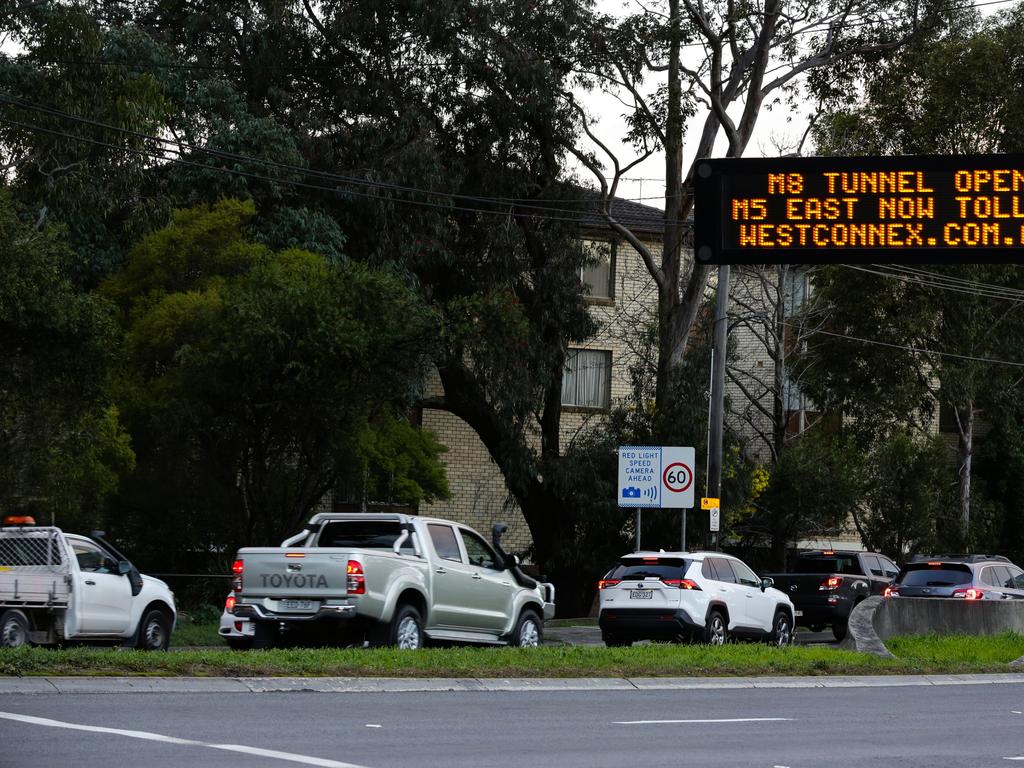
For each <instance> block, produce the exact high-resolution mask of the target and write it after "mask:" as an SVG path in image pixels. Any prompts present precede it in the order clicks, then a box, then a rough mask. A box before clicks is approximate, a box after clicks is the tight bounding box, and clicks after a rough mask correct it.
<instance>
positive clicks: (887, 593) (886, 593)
mask: <svg viewBox="0 0 1024 768" xmlns="http://www.w3.org/2000/svg"><path fill="white" fill-rule="evenodd" d="M899 596H900V590H899V587H886V588H885V589H884V590H882V597H899Z"/></svg>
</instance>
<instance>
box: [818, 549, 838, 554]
mask: <svg viewBox="0 0 1024 768" xmlns="http://www.w3.org/2000/svg"><path fill="white" fill-rule="evenodd" d="M821 554H823V555H834V554H835V550H834V549H826V550H822V553H821Z"/></svg>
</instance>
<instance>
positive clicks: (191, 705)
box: [0, 683, 1024, 768]
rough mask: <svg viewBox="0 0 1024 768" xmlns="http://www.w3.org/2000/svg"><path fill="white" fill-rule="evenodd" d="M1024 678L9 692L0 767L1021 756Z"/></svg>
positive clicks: (918, 762) (759, 765)
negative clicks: (560, 687) (895, 683)
mask: <svg viewBox="0 0 1024 768" xmlns="http://www.w3.org/2000/svg"><path fill="white" fill-rule="evenodd" d="M1022 712H1024V684H1021V683H1001V684H970V685H943V686H921V687H915V686H905V687H871V686H865V687H854V686H851V687H845V688H826V689H793V688H786V687H777V688H770V689H764V688H748V689H722V690H662V691H658V690H653V691H643V690H625V691H608V690H592V691H516V692H508V693H498V692H493V691H470V692H465V691H463V692H432V693H408V692H406V693H342V694H333V693H264V694H214V693H202V694H190V695H183V694H156V693H127V692H126V693H118V694H73V695H57V694H54V695H51V694H7V695H4V696H0V766H2V768H39V767H40V766H61V767H62V768H63V767H64V766H72V767H73V768H114V767H117V768H120V767H121V766H146V768H162V767H166V768H180V767H181V766H187V767H188V768H201V767H205V766H216V768H231V767H234V766H238V767H239V768H241V767H242V766H244V767H245V768H263V767H266V768H273V767H278V768H280V767H282V766H283V767H287V766H289V765H291V766H295V765H313V766H322V767H323V768H352V766H360V767H365V768H409V767H410V766H442V767H444V768H505V767H508V768H521V767H527V768H534V767H542V766H551V767H552V768H624V767H632V766H643V767H644V768H660V767H662V766H664V767H666V768H684V767H689V766H728V767H729V768H743V767H745V766H756V768H812V767H818V766H823V767H826V768H832V767H837V768H838V767H839V766H842V767H844V768H845V767H846V766H856V767H857V768H899V767H901V766H920V767H921V768H943V767H944V766H950V767H951V768H952V767H955V768H963V767H965V766H966V767H970V768H978V767H982V768H984V767H985V766H1003V767H1004V768H1005V767H1006V766H1010V765H1014V764H1024V714H1022Z"/></svg>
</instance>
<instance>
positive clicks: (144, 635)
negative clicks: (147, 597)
mask: <svg viewBox="0 0 1024 768" xmlns="http://www.w3.org/2000/svg"><path fill="white" fill-rule="evenodd" d="M135 637H136V639H135V647H136V648H138V649H139V650H142V651H166V650H167V646H169V645H170V644H171V623H170V621H168V620H167V614H165V613H164V612H163V611H161V610H158V609H156V608H153V609H151V610H149V611H146V615H145V616H143V617H142V621H140V622H139V629H138V632H137V633H136V636H135Z"/></svg>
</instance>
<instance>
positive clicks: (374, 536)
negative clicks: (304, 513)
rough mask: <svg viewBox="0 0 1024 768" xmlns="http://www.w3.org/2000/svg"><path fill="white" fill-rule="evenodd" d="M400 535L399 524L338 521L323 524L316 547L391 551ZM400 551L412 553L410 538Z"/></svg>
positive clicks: (372, 521)
mask: <svg viewBox="0 0 1024 768" xmlns="http://www.w3.org/2000/svg"><path fill="white" fill-rule="evenodd" d="M401 534H402V526H401V524H400V523H397V522H393V521H389V520H338V521H335V522H331V523H324V527H323V528H322V529H321V530H320V538H319V539H317V546H320V547H342V548H345V547H352V548H359V549H391V548H392V547H393V546H394V545H395V542H396V541H397V540H398V537H399V536H400V535H401ZM402 551H403V552H407V551H408V552H412V541H411V538H409V539H406V540H405V542H404V543H403V544H402Z"/></svg>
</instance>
